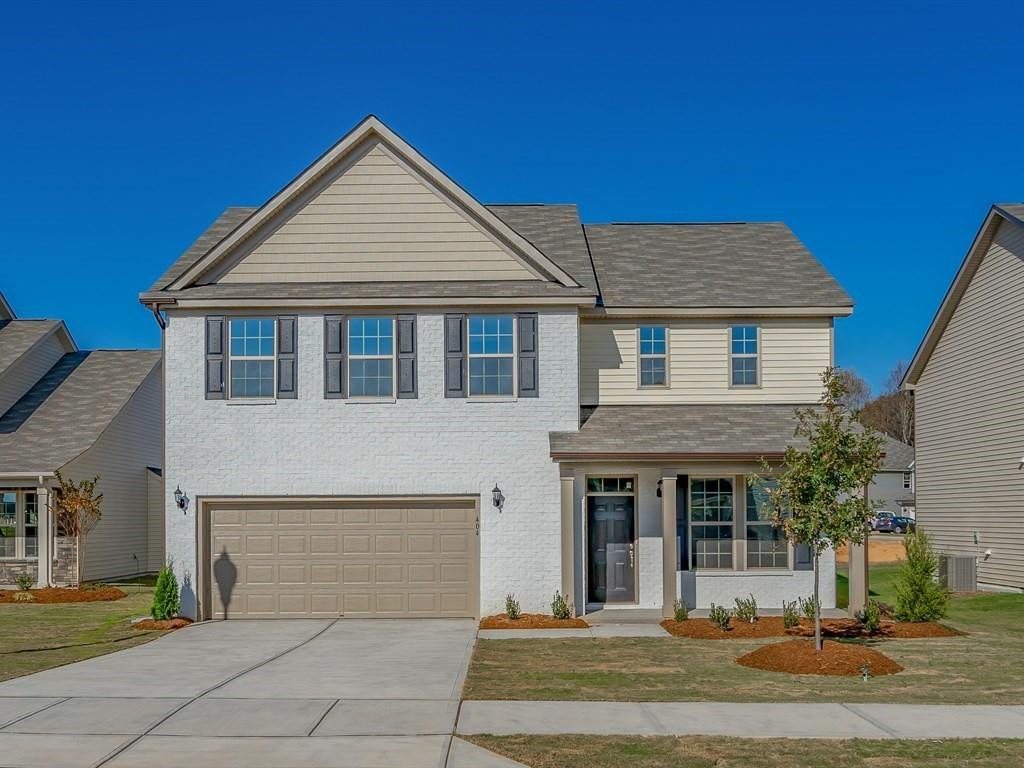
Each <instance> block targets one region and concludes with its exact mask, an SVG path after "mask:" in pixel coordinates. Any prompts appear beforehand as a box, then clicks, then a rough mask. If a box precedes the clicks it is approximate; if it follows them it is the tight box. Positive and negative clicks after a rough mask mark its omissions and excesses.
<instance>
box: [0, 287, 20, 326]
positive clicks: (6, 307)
mask: <svg viewBox="0 0 1024 768" xmlns="http://www.w3.org/2000/svg"><path fill="white" fill-rule="evenodd" d="M16 317H17V315H16V314H14V308H13V307H12V306H11V305H10V303H9V302H8V301H7V297H6V296H4V292H3V291H0V323H2V322H4V321H5V320H14V319H15V318H16Z"/></svg>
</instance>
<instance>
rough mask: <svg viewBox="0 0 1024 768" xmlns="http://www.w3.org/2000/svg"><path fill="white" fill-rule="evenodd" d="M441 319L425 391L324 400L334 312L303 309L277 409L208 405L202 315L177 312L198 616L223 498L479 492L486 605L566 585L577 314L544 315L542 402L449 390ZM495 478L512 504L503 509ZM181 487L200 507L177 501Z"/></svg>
mask: <svg viewBox="0 0 1024 768" xmlns="http://www.w3.org/2000/svg"><path fill="white" fill-rule="evenodd" d="M442 320H443V316H442V313H440V312H437V311H431V312H425V313H421V314H420V315H419V317H418V327H417V335H418V373H419V398H418V399H415V400H397V401H396V402H393V403H374V404H371V403H357V402H353V401H347V400H325V399H324V398H323V357H322V354H323V317H322V315H319V314H312V313H310V314H301V315H300V317H299V324H298V325H299V327H298V343H299V366H298V367H299V397H298V399H297V400H280V401H277V402H276V403H273V404H269V405H244V404H238V403H236V402H225V401H217V400H204V399H203V368H204V346H203V335H204V334H203V331H204V328H203V325H204V319H203V315H201V314H196V313H178V312H172V313H170V315H169V317H168V328H167V331H166V336H165V344H166V348H165V361H166V365H167V376H166V379H167V380H166V388H167V403H166V424H167V431H166V465H165V472H164V480H165V483H164V485H165V491H164V498H165V510H166V526H167V554H168V556H169V557H170V558H173V560H174V564H175V568H176V570H177V572H178V577H179V580H185V579H187V580H188V585H187V586H186V587H185V589H184V590H183V597H184V608H185V610H192V611H194V610H195V604H194V600H195V593H194V589H195V579H196V572H197V569H198V566H199V564H198V562H197V559H196V558H197V553H196V509H197V506H198V504H197V502H199V501H201V500H202V499H203V497H208V496H222V495H241V496H245V495H262V496H290V495H379V494H384V495H406V494H412V495H416V494H466V495H474V496H479V498H480V510H481V521H480V528H481V530H480V537H481V540H480V553H481V609H482V611H483V612H484V613H493V612H497V611H501V610H503V606H504V597H505V595H506V594H507V593H509V592H514V593H515V594H516V595H518V596H519V598H520V600H521V602H522V606H523V609H524V610H527V611H540V610H550V601H551V595H552V594H553V593H554V591H555V590H556V589H557V588H558V586H559V584H560V583H561V574H560V567H561V561H560V543H559V541H560V493H559V472H558V467H557V465H556V464H555V463H554V462H552V460H551V458H550V455H549V444H548V432H549V431H551V430H574V429H576V428H577V427H578V387H577V370H578V360H577V353H576V350H577V315H576V312H575V311H563V310H558V311H543V310H542V311H541V312H540V315H539V344H540V350H539V353H540V397H539V398H536V399H530V398H524V399H521V400H519V401H517V402H497V403H495V402H491V403H485V402H472V401H467V400H464V399H446V398H445V397H444V396H443V355H442V353H443V328H442V326H443V322H442ZM495 484H497V485H499V486H500V487H501V489H502V491H503V492H504V494H505V497H506V503H505V507H504V510H503V511H501V512H499V511H498V510H497V509H495V508H494V507H493V506H492V504H491V489H492V488H493V487H494V485H495ZM178 485H180V486H181V488H182V490H183V491H185V492H186V493H187V494H188V495H189V496H190V497H191V498H192V499H193V500H194V501H193V504H192V506H190V508H189V510H188V513H187V514H185V515H183V514H181V512H180V511H178V510H177V509H176V508H175V507H174V500H173V489H174V488H175V487H176V486H178Z"/></svg>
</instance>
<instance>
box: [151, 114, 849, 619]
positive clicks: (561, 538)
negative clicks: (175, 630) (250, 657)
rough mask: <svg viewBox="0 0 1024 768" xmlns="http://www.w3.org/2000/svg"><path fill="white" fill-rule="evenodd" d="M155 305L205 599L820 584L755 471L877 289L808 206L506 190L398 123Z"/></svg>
mask: <svg viewBox="0 0 1024 768" xmlns="http://www.w3.org/2000/svg"><path fill="white" fill-rule="evenodd" d="M140 300H141V301H142V302H143V303H144V304H145V305H147V306H148V307H150V308H151V309H152V310H153V311H154V312H155V313H156V315H157V317H158V318H159V319H160V321H161V323H162V324H163V325H164V326H165V327H164V354H165V358H164V360H165V369H166V389H165V397H166V431H165V434H166V454H165V455H166V459H165V462H166V463H165V470H166V491H165V499H166V504H167V547H168V555H169V556H170V557H171V558H172V559H173V562H174V565H175V568H176V569H177V570H178V575H179V578H181V579H182V580H183V581H184V584H185V586H184V588H183V597H184V602H183V605H184V606H185V610H187V611H191V612H196V613H198V614H199V615H201V616H203V617H210V616H224V615H229V616H239V617H244V616H249V617H260V616H338V615H346V616H382V617H387V616H471V617H472V616H479V615H481V614H489V613H495V612H499V611H502V610H503V609H504V601H505V596H506V595H507V594H509V593H512V594H515V595H516V596H517V597H518V598H519V599H520V601H521V603H522V606H523V609H524V610H529V611H548V610H549V609H550V608H549V606H550V603H551V598H552V595H553V594H554V592H555V590H562V591H563V592H564V593H565V594H567V595H569V596H570V600H571V601H572V603H573V604H574V606H575V609H576V611H577V612H582V611H583V610H584V609H585V608H586V607H588V606H590V607H595V606H599V605H609V606H611V605H618V606H639V607H646V608H656V609H660V610H663V611H669V612H671V609H672V604H673V602H674V601H675V599H676V597H677V596H682V597H684V598H685V599H686V601H687V603H688V604H689V605H690V606H701V607H706V606H707V605H709V604H710V602H711V601H715V602H718V603H726V604H732V601H733V599H734V598H735V597H737V596H745V595H747V594H748V593H753V594H754V595H755V596H756V597H757V599H758V602H759V603H760V604H761V605H762V606H766V607H778V606H780V605H781V603H782V600H783V599H794V598H795V597H797V596H798V595H801V596H806V595H809V594H810V593H811V591H812V581H813V580H812V575H811V572H810V571H809V570H808V569H809V568H810V559H809V557H808V554H807V552H806V551H804V550H802V549H801V550H798V551H793V549H792V548H791V547H789V546H788V545H787V544H786V543H785V542H784V541H781V540H780V539H779V535H778V532H777V531H776V530H775V529H774V528H773V527H772V526H771V524H770V522H769V521H768V520H767V519H766V513H765V505H764V493H763V491H762V490H761V489H759V488H755V487H754V486H753V484H752V483H751V482H749V480H748V478H750V477H751V476H752V475H754V474H755V473H760V472H761V465H760V462H761V459H762V457H765V458H767V459H769V460H775V461H777V460H779V459H780V458H781V456H782V454H783V452H784V450H785V448H786V445H787V444H788V443H790V442H792V439H793V437H792V436H793V427H794V419H793V409H794V407H795V406H798V405H804V404H810V403H814V402H816V401H817V400H818V398H819V396H820V394H821V382H820V378H819V377H820V375H821V373H822V370H823V369H824V368H826V367H827V366H829V365H831V364H832V363H833V349H834V338H833V319H834V318H835V317H842V316H846V315H849V314H850V313H851V311H852V302H851V300H850V298H849V296H847V294H846V293H845V292H844V291H843V290H842V289H841V288H840V287H839V285H838V284H837V283H836V282H835V280H834V279H833V278H832V277H831V276H830V275H829V274H828V273H827V272H826V271H825V269H824V268H823V267H822V266H821V264H819V263H818V262H817V261H816V260H815V259H814V257H813V256H812V255H811V254H810V253H808V251H807V250H806V249H805V248H804V246H803V245H802V244H801V243H800V241H799V240H797V239H796V237H794V236H793V234H792V233H791V232H790V231H789V229H788V228H787V227H786V226H785V225H783V224H779V223H765V224H752V223H724V224H608V225H593V226H592V225H587V226H586V227H584V226H583V225H582V224H581V222H580V218H579V214H578V213H577V210H576V207H575V206H573V205H491V206H485V205H482V204H481V203H479V202H478V201H477V200H475V199H474V198H473V197H472V196H471V195H469V193H467V192H466V191H465V190H463V189H462V188H461V187H459V186H458V185H457V184H456V183H455V182H453V181H452V180H451V179H449V178H448V177H447V176H445V174H444V173H443V172H442V171H440V170H439V169H438V168H436V167H435V166H433V165H432V164H431V163H430V162H429V161H427V160H426V159H425V158H424V157H423V156H422V155H421V154H420V153H419V152H417V151H416V150H415V149H413V148H412V147H411V146H409V145H408V144H407V143H406V142H405V141H404V140H402V139H401V138H400V137H398V136H397V135H396V134H394V133H393V132H392V131H391V130H390V129H388V128H387V127H386V126H385V125H383V124H382V123H381V122H380V121H379V120H377V119H376V118H373V117H369V118H367V119H366V120H364V121H363V122H362V123H360V125H358V126H357V127H356V128H355V129H354V130H353V131H352V132H350V133H349V134H348V135H346V136H345V137H344V138H342V139H341V140H340V141H339V142H338V143H337V144H335V145H334V146H333V147H331V148H330V149H328V150H327V152H326V153H324V154H323V155H322V156H321V157H320V158H319V159H317V160H316V161H315V162H314V163H313V165H311V166H309V167H308V168H307V169H306V170H304V171H303V172H302V173H300V174H299V176H297V177H296V178H295V179H294V180H293V181H291V182H290V183H289V184H287V185H286V186H285V187H284V188H283V189H282V190H281V191H280V192H278V193H277V194H275V195H274V196H273V197H272V198H271V199H270V200H269V201H268V202H266V203H265V204H264V205H262V206H260V207H258V208H229V209H228V210H226V211H225V212H224V213H223V214H222V215H221V216H220V218H219V219H217V221H216V222H214V224H213V225H212V226H211V227H210V229H208V230H207V231H206V232H205V233H204V234H203V235H202V236H201V237H200V238H199V239H198V240H197V241H196V243H195V244H194V245H193V246H192V247H191V248H189V249H188V250H187V251H186V252H185V253H184V254H183V255H182V256H181V257H180V258H179V259H178V260H177V261H176V262H175V263H174V264H173V265H171V267H170V268H169V269H168V271H167V272H166V273H165V274H164V275H163V276H162V277H161V278H160V279H159V280H157V281H156V283H155V284H154V285H153V287H152V288H151V289H150V290H149V291H147V292H145V293H143V294H142V295H141V296H140ZM177 490H180V492H181V497H182V504H181V506H180V507H179V506H178V505H177V503H176V501H175V497H174V493H175V491H177ZM663 531H667V532H668V536H667V537H664V536H663ZM834 567H835V559H834V555H833V554H832V553H831V552H829V553H826V555H825V556H824V557H823V561H822V569H823V575H822V580H821V584H822V597H823V603H824V605H825V606H826V607H831V606H833V605H834V603H835V595H834V581H835V580H834V578H833V574H834Z"/></svg>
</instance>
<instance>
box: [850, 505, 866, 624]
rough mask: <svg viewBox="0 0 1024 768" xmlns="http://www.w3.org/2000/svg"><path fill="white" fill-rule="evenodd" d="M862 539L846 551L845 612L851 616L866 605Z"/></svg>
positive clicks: (864, 549)
mask: <svg viewBox="0 0 1024 768" xmlns="http://www.w3.org/2000/svg"><path fill="white" fill-rule="evenodd" d="M867 497H868V489H867V488H865V489H864V498H867ZM870 535H871V534H870V533H869V534H867V535H865V537H864V543H863V544H850V545H849V546H847V548H846V551H847V552H848V553H849V554H848V555H847V556H848V557H849V563H847V576H848V578H849V588H850V604H849V607H848V608H847V610H848V611H849V613H850V615H851V616H853V615H854V614H856V613H857V611H862V610H864V607H865V606H866V605H867V604H868V547H869V545H868V536H870Z"/></svg>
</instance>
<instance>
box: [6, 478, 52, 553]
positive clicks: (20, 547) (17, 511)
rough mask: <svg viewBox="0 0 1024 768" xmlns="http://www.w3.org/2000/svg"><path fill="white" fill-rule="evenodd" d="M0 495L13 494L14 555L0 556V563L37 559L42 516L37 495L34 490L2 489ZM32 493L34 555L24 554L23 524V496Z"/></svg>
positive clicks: (25, 510) (24, 520)
mask: <svg viewBox="0 0 1024 768" xmlns="http://www.w3.org/2000/svg"><path fill="white" fill-rule="evenodd" d="M0 493H14V554H13V555H8V556H0V562H8V563H9V562H15V561H25V560H27V561H29V562H32V561H34V560H38V559H39V555H38V551H39V550H38V547H39V515H40V514H42V512H41V510H40V509H39V494H38V493H37V492H36V490H35V489H28V490H25V489H19V488H4V489H0ZM28 493H32V494H35V495H36V547H37V549H36V553H37V554H35V555H26V554H25V543H26V537H25V522H26V513H27V509H26V505H25V495H26V494H28Z"/></svg>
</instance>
